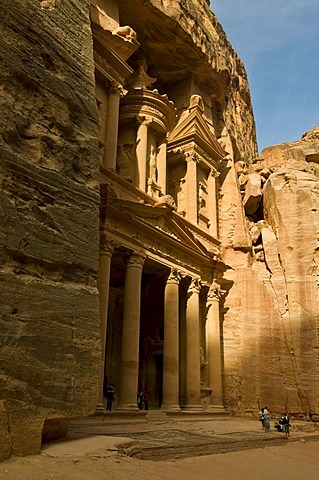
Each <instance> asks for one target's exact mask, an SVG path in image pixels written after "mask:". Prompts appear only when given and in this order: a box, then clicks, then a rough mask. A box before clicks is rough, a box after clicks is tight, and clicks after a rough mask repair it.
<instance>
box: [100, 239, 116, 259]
mask: <svg viewBox="0 0 319 480" xmlns="http://www.w3.org/2000/svg"><path fill="white" fill-rule="evenodd" d="M116 246H117V243H116V242H115V241H114V240H112V239H110V238H108V237H106V236H105V235H101V238H100V255H107V256H109V257H111V256H112V255H113V252H114V249H115V247H116Z"/></svg>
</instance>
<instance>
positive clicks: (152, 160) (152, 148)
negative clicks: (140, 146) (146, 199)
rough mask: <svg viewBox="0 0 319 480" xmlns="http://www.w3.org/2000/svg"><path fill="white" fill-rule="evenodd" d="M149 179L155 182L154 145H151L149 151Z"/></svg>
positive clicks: (155, 158) (155, 157) (155, 161)
mask: <svg viewBox="0 0 319 480" xmlns="http://www.w3.org/2000/svg"><path fill="white" fill-rule="evenodd" d="M150 179H151V180H152V182H155V183H156V182H157V155H156V150H155V147H154V145H151V153H150Z"/></svg>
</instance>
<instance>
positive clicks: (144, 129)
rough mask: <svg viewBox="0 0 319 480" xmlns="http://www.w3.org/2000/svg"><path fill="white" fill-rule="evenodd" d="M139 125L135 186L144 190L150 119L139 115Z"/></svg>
mask: <svg viewBox="0 0 319 480" xmlns="http://www.w3.org/2000/svg"><path fill="white" fill-rule="evenodd" d="M138 121H139V126H138V129H137V139H136V158H137V172H138V174H137V187H138V188H139V189H140V190H142V191H143V192H145V191H146V168H147V153H148V126H149V124H150V123H151V119H150V118H148V117H139V118H138Z"/></svg>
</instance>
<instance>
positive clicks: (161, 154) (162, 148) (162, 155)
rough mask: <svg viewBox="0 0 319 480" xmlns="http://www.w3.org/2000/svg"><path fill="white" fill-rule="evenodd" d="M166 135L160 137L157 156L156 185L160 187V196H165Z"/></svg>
mask: <svg viewBox="0 0 319 480" xmlns="http://www.w3.org/2000/svg"><path fill="white" fill-rule="evenodd" d="M166 151H167V143H166V135H165V136H163V137H162V139H161V143H160V144H159V146H158V154H157V170H158V179H157V183H158V185H159V186H160V187H161V190H162V194H163V195H166Z"/></svg>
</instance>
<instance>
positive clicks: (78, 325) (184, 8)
mask: <svg viewBox="0 0 319 480" xmlns="http://www.w3.org/2000/svg"><path fill="white" fill-rule="evenodd" d="M90 7H91V9H90ZM90 12H91V18H90ZM0 19H1V28H2V30H3V35H2V36H1V37H0V38H1V39H0V47H1V69H0V75H1V86H2V90H1V96H0V101H1V113H2V115H1V118H0V135H1V137H0V158H1V164H0V179H1V184H2V185H1V187H2V189H1V197H0V212H1V214H0V215H1V222H2V227H1V237H0V238H1V250H0V256H1V269H0V281H1V300H0V303H1V322H2V323H1V331H0V335H1V343H2V345H3V346H4V348H2V350H1V358H0V360H1V366H2V368H1V374H0V459H1V460H3V459H5V458H8V457H9V456H10V455H26V454H33V453H37V452H38V451H39V448H40V444H41V437H42V435H43V436H44V437H48V436H50V435H51V436H59V435H61V434H62V433H65V432H66V430H67V422H68V419H69V418H71V417H79V416H85V415H88V414H90V413H92V412H93V411H94V410H95V407H96V404H97V401H98V396H99V393H100V392H101V373H102V368H101V338H100V318H99V296H98V291H97V273H98V256H99V244H100V238H99V227H100V218H99V216H100V190H99V187H100V186H99V182H100V171H99V170H100V162H101V158H100V157H102V156H104V157H103V159H102V160H103V161H102V163H103V162H106V164H107V162H108V161H109V160H110V157H111V156H112V155H111V154H112V149H113V154H114V151H115V161H116V160H118V158H119V157H118V158H116V153H117V149H118V146H121V145H122V144H121V142H118V145H117V142H116V138H113V139H112V140H113V143H112V142H109V143H107V140H106V139H107V133H109V131H113V133H114V131H115V129H112V125H113V124H116V123H119V111H117V110H116V108H115V103H114V95H124V96H125V94H126V93H127V92H128V90H129V88H128V86H129V81H128V83H127V78H128V77H129V76H130V75H133V72H135V73H136V71H138V67H143V69H144V68H145V69H144V70H143V81H144V80H145V79H146V81H147V85H146V86H145V89H146V90H145V92H146V93H145V92H144V93H145V97H147V98H148V101H150V99H152V98H153V97H155V98H156V99H157V100H158V102H159V103H160V105H161V106H162V107H161V108H162V111H161V108H160V109H157V110H156V109H155V113H154V108H153V107H154V105H153V104H152V103H149V104H148V108H149V109H150V110H149V111H148V112H149V113H152V114H153V115H156V116H158V118H160V114H161V112H162V113H163V112H164V113H165V112H166V114H167V115H169V116H170V115H172V116H173V115H175V112H176V118H175V121H176V122H175V126H176V124H177V126H178V122H181V123H182V122H183V121H184V120H183V119H185V118H186V117H187V115H190V110H191V109H192V108H196V109H197V110H198V111H200V113H198V116H199V117H200V119H201V122H202V123H195V125H203V124H204V125H205V129H206V130H205V132H206V136H205V138H206V139H207V138H208V139H209V138H213V140H214V142H215V145H214V148H215V150H216V151H217V150H218V151H219V152H220V153H219V156H218V171H217V167H216V171H215V174H216V175H215V176H214V185H216V195H215V197H216V205H215V206H214V212H217V213H216V229H215V230H214V234H212V237H211V238H210V235H211V231H209V230H208V231H205V232H204V235H202V233H203V231H202V230H201V228H202V225H197V224H196V221H197V218H196V215H194V219H192V221H193V222H194V225H195V227H196V228H195V230H194V231H196V235H198V237H194V238H193V243H192V245H193V246H194V247H196V246H198V244H200V242H204V243H205V242H206V241H207V245H209V244H210V243H213V244H214V246H215V250H214V251H210V252H209V253H212V257H213V254H215V255H217V254H216V251H217V252H218V258H214V262H220V264H222V265H223V267H225V270H226V272H225V273H224V278H223V281H222V288H221V291H220V290H219V289H218V292H217V293H216V298H217V300H218V301H219V302H220V331H221V335H218V337H219V336H220V337H221V347H222V348H221V350H222V358H221V361H218V362H217V363H218V364H221V372H222V383H223V385H222V387H223V388H222V390H223V392H222V393H223V399H222V400H223V402H222V404H223V405H224V406H225V408H226V409H227V410H229V411H233V412H236V413H239V414H244V413H245V412H249V413H254V412H256V411H257V410H258V409H259V408H260V406H263V405H266V404H267V406H268V407H269V409H270V410H271V411H272V412H282V411H283V410H284V409H288V410H289V412H293V413H296V414H305V413H309V412H310V411H311V412H317V413H319V407H318V397H319V396H318V354H317V351H318V348H317V330H318V326H317V322H318V320H317V307H318V306H317V286H318V285H317V282H318V278H317V275H318V273H317V268H318V246H317V241H318V211H317V203H318V173H317V172H318V167H317V165H318V157H319V155H318V152H319V148H318V128H317V129H314V130H313V131H311V132H309V133H308V134H306V135H305V136H304V137H303V138H302V139H301V140H300V141H298V142H294V143H292V144H283V145H279V146H274V147H269V148H268V149H265V150H264V151H263V153H262V155H261V157H259V158H256V156H257V144H256V135H255V123H254V117H253V111H252V105H251V99H250V93H249V85H248V80H247V75H246V72H245V69H244V66H243V63H242V62H241V60H240V59H239V58H238V56H237V54H236V52H235V51H234V50H233V48H232V46H231V45H230V44H229V42H228V40H227V38H226V35H225V32H224V31H223V29H222V27H221V25H220V24H219V22H218V20H217V18H216V17H215V15H214V14H213V13H212V12H211V11H210V9H209V2H208V1H206V0H193V1H190V0H181V1H168V0H136V1H134V2H133V1H131V0H91V1H89V0H73V1H72V2H70V1H69V0H59V1H58V0H37V1H34V2H25V1H24V0H18V1H16V2H5V5H4V6H3V7H2V9H1V12H0ZM93 36H94V38H93ZM103 42H105V44H103ZM103 45H104V46H103ZM93 46H94V48H95V49H96V50H95V52H94V54H93ZM103 48H104V50H105V51H103ZM103 55H104V56H103ZM108 59H111V60H110V63H108ZM94 61H95V62H96V65H97V64H98V67H99V71H98V75H97V77H96V78H97V80H96V79H95V77H94V73H96V74H97V70H98V69H96V70H95V69H94ZM111 63H112V64H111ZM116 69H117V70H116ZM105 72H106V74H105ZM129 74H130V75H129ZM103 75H106V77H105V76H103ZM107 75H108V77H107ZM114 78H115V80H116V81H114ZM130 78H131V81H132V77H130ZM135 80H136V79H135ZM139 80H141V78H139ZM95 81H96V83H95ZM134 85H135V86H136V85H137V84H134V83H131V86H133V89H134ZM153 85H154V86H156V87H155V88H156V90H154V91H148V88H153ZM106 86H107V89H106ZM151 86H152V87H151ZM138 87H140V85H138ZM142 89H143V85H142ZM115 92H117V93H115ZM147 92H148V93H147ZM95 96H96V98H95ZM111 96H113V103H112V101H111ZM138 96H143V92H142V95H138V94H137V95H136V97H138ZM129 98H130V97H129V96H128V97H127V98H126V99H124V100H122V107H121V109H122V114H123V111H124V113H125V108H124V107H129V108H130V105H129ZM131 98H132V96H131ZM134 98H135V97H134ZM194 99H195V100H196V101H197V103H198V104H197V106H196V105H195V107H194V105H192V104H191V103H190V100H193V101H194ZM117 101H118V104H117V105H118V107H119V102H120V100H119V99H117ZM97 106H98V109H99V112H100V114H98V109H97ZM152 108H153V110H152ZM121 109H120V110H121ZM175 109H176V110H175ZM101 112H102V113H101ZM110 112H111V113H110ZM116 112H117V114H116V115H117V116H116V115H115V113H116ZM111 114H112V115H111ZM99 115H100V117H99ZM183 115H184V116H183ZM185 116H186V117H185ZM111 117H112V118H111ZM110 118H111V119H110ZM196 118H197V117H196ZM170 123H172V125H170ZM106 124H107V125H108V129H109V131H108V132H107V128H106ZM173 128H174V122H173V119H172V122H167V125H166V124H165V129H164V130H165V131H161V130H160V128H159V127H157V130H156V129H155V130H154V132H153V134H154V138H156V135H159V133H161V134H163V133H165V139H166V138H169V135H170V134H171V133H172V131H173V132H174V130H173ZM205 132H204V133H205ZM125 133H126V134H127V137H125V138H126V140H125V138H124V139H122V140H123V145H129V146H130V145H131V143H130V142H131V136H132V135H133V134H134V135H135V132H133V133H132V131H129V130H127V132H125ZM193 133H194V132H193ZM195 133H196V135H197V134H198V136H200V133H202V132H198V131H196V132H195ZM122 134H123V132H122ZM184 134H185V137H186V136H187V132H184ZM134 135H133V136H134ZM166 135H167V137H166ZM194 135H195V134H194ZM196 135H195V136H196ZM154 138H153V140H154ZM141 139H142V136H141V138H140V140H141ZM134 141H135V138H134ZM165 141H166V140H165ZM104 142H105V144H104ZM211 146H212V145H208V147H209V148H208V150H207V151H210V147H211ZM113 147H115V148H113ZM204 147H207V145H204ZM217 147H218V148H217ZM224 152H225V156H224V157H223V154H224ZM122 153H123V152H122ZM169 153H173V154H174V155H175V154H176V155H179V153H180V152H179V151H176V152H169ZM221 159H222V160H221ZM165 160H166V159H165ZM194 163H195V162H194ZM103 165H104V163H103ZM104 166H105V165H104ZM119 166H120V165H119V162H118V165H117V167H118V169H117V171H116V169H115V168H114V169H113V170H112V174H110V176H111V177H112V176H113V177H112V178H113V180H112V182H113V181H114V182H113V183H114V185H117V189H116V188H114V189H113V190H112V189H111V192H108V194H110V197H111V196H112V198H113V197H114V198H115V197H116V195H117V194H119V193H118V192H119V191H120V192H122V193H121V194H123V198H124V199H125V200H127V203H130V204H131V203H132V205H133V204H134V199H135V200H136V198H138V201H137V204H138V206H139V207H141V208H143V207H146V208H145V210H148V207H150V205H151V206H152V205H155V206H159V205H162V206H163V205H164V204H165V201H166V203H169V202H168V197H169V196H167V195H165V196H164V197H162V198H161V199H160V200H162V203H161V202H160V201H159V202H158V203H156V202H157V200H159V199H157V200H154V198H155V197H154V198H152V197H148V196H147V195H148V193H149V192H148V191H147V192H146V191H141V190H139V192H138V195H136V191H135V190H134V188H135V187H134V185H133V184H132V178H131V177H130V175H131V173H132V172H131V171H130V169H127V170H129V171H128V172H127V171H125V172H124V173H123V175H122V173H121V169H120V168H119ZM103 168H104V167H103ZM103 168H102V169H101V170H103ZM104 170H106V168H104ZM127 173H128V174H129V175H128V174H127ZM103 175H105V176H107V174H106V173H105V172H104V173H103ZM116 175H118V177H120V180H119V178H117V177H116ZM121 175H122V177H121ZM155 178H156V175H155ZM165 178H166V177H165ZM153 180H154V179H153ZM179 180H180V181H181V182H182V183H183V182H184V178H182V175H181V178H179ZM215 180H216V182H215ZM116 182H118V183H116ZM125 182H127V183H125ZM153 183H155V187H156V182H155V181H154V182H153ZM194 184H195V182H194ZM118 185H120V188H119V187H118ZM152 185H153V184H152ZM152 185H151V187H152ZM104 186H105V185H104ZM195 186H196V188H197V187H198V185H197V184H196V185H195ZM202 186H203V185H202ZM144 187H145V185H144ZM214 188H215V187H214ZM102 190H103V189H102ZM105 190H106V189H105ZM150 190H151V188H150ZM123 192H124V193H123ZM156 192H157V191H155V194H156ZM151 193H154V192H152V191H151ZM201 193H202V194H203V190H201ZM204 193H205V192H204ZM155 194H154V195H155ZM196 194H198V191H197V190H196ZM104 195H105V192H104ZM102 197H103V192H102ZM114 198H113V200H114ZM194 198H195V202H194V204H196V199H198V198H197V197H196V196H195V197H194ZM163 199H164V200H165V201H164V202H163ZM104 200H105V201H106V203H107V200H108V199H107V198H106V199H105V197H104ZM170 200H172V199H170ZM201 200H202V199H201ZM147 202H150V203H149V204H148V203H147ZM152 202H153V203H152ZM173 203H174V202H173ZM132 205H131V207H132ZM102 206H103V208H104V207H105V205H104V204H103V205H102ZM166 206H167V205H166V204H165V208H166ZM171 206H172V204H171ZM187 206H188V207H189V205H187ZM195 206H196V205H195ZM135 207H136V205H135V206H134V208H135ZM103 208H102V209H101V211H102V214H103V215H105V209H104V210H103ZM132 208H133V207H132ZM205 208H206V209H207V210H209V205H205ZM172 210H173V206H172ZM194 210H196V209H194ZM133 211H134V209H133ZM182 213H183V212H182ZM182 213H181V218H180V220H179V222H180V224H181V225H183V223H182V222H183V221H184V217H183V215H182ZM186 213H187V211H186ZM127 214H128V215H127V218H128V219H129V218H130V211H129V210H128V211H127ZM103 215H101V217H102V216H103ZM174 215H175V214H174ZM176 215H177V214H176ZM186 220H187V218H186ZM128 223H129V221H128ZM111 225H112V223H111ZM194 225H193V226H194ZM207 225H209V222H207ZM113 226H114V230H115V229H116V228H117V224H116V221H114V224H113ZM183 228H184V226H183ZM181 229H182V227H181ZM154 231H155V227H154ZM109 233H110V234H111V233H112V232H109ZM131 237H132V235H131ZM215 237H216V238H215ZM183 238H185V236H184V237H183ZM212 238H213V240H214V242H212V241H211V240H212ZM131 239H132V238H130V240H131ZM203 239H204V240H203ZM103 241H104V242H105V238H104V239H103V238H102V242H101V244H102V246H104V247H105V245H103ZM141 245H142V247H143V244H141ZM216 245H218V248H217V247H216ZM145 246H147V244H144V247H145ZM142 247H141V248H142ZM145 248H146V247H145ZM121 252H122V250H119V251H118V257H117V260H119V255H120V253H121ZM220 252H221V254H220V255H219V253H220ZM210 259H211V257H209V260H210ZM212 264H213V263H212ZM165 265H166V264H165ZM209 265H211V264H209ZM214 265H215V264H214ZM166 267H167V265H166ZM182 267H185V265H184V266H183V265H182ZM186 267H189V268H190V269H192V264H191V262H190V265H187V266H186ZM213 268H214V267H212V269H213ZM212 269H211V270H212ZM211 270H209V269H208V268H207V272H206V273H207V277H208V278H210V277H211V276H212V274H213V272H212V271H211ZM221 270H222V271H224V268H221ZM207 287H209V285H205V288H207ZM155 297H156V295H155ZM214 301H215V300H214ZM185 302H186V300H185ZM104 306H105V307H106V308H105V310H104V314H105V315H106V317H107V306H108V305H107V304H106V305H104ZM202 310H203V312H204V310H205V309H204V307H203V308H202ZM217 311H218V307H217ZM203 312H202V316H204V313H203ZM157 315H158V313H157ZM217 315H218V314H217ZM158 316H159V315H158ZM160 320H161V319H160ZM116 325H117V323H116ZM203 330H204V329H203ZM116 347H117V349H118V352H120V350H121V345H120V342H118V344H117V345H116ZM202 350H203V351H202V353H201V356H202V358H201V366H202V370H203V371H204V369H205V368H206V364H207V362H206V360H207V359H205V351H204V349H202ZM193 353H194V352H193ZM119 355H120V353H119ZM194 356H196V354H194ZM197 360H198V358H197ZM181 363H182V362H181ZM183 369H184V370H185V365H183V364H182V365H181V370H183ZM203 376H204V375H203Z"/></svg>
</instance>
